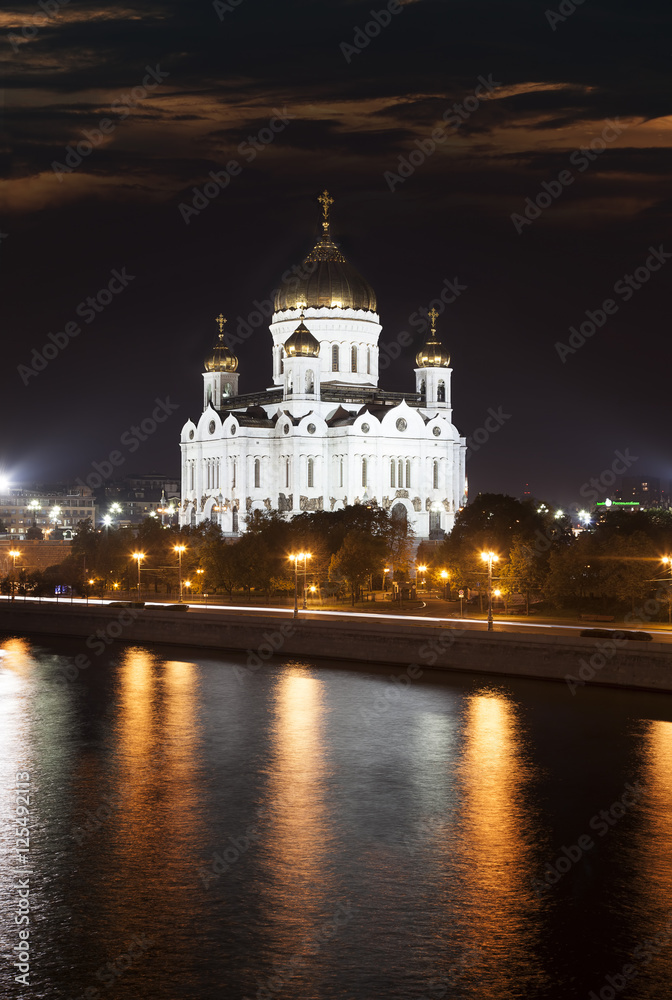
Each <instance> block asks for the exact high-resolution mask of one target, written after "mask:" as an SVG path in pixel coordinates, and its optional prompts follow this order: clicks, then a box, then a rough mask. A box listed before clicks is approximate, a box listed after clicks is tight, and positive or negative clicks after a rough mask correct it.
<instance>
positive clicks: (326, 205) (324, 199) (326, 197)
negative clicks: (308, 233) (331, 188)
mask: <svg viewBox="0 0 672 1000" xmlns="http://www.w3.org/2000/svg"><path fill="white" fill-rule="evenodd" d="M317 200H318V201H319V203H320V205H321V206H322V214H323V216H324V219H323V220H322V225H323V226H324V228H325V229H328V227H329V209H330V208H331V206H332V205H333V204H334V199H333V198H332V197H331V195H330V194H329V192H328V191H327V189H326V188H325V189H324V191H323V192H322V194H321V195H320V197H319V198H318V199H317Z"/></svg>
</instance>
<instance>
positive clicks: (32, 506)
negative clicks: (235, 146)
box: [28, 500, 40, 528]
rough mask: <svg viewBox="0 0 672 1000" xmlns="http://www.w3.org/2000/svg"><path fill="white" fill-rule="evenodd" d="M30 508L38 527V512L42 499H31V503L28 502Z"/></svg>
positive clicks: (34, 525) (34, 522)
mask: <svg viewBox="0 0 672 1000" xmlns="http://www.w3.org/2000/svg"><path fill="white" fill-rule="evenodd" d="M28 509H29V510H32V512H33V527H34V528H36V527H37V512H38V510H39V509H40V501H39V500H31V501H30V503H29V504H28Z"/></svg>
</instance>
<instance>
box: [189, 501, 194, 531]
mask: <svg viewBox="0 0 672 1000" xmlns="http://www.w3.org/2000/svg"><path fill="white" fill-rule="evenodd" d="M189 520H190V522H191V526H192V528H195V527H196V504H194V506H193V507H192V508H191V517H190V518H189Z"/></svg>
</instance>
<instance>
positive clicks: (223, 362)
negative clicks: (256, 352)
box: [205, 333, 238, 372]
mask: <svg viewBox="0 0 672 1000" xmlns="http://www.w3.org/2000/svg"><path fill="white" fill-rule="evenodd" d="M237 368H238V358H237V357H236V356H235V354H234V353H233V351H231V350H230V349H229V348H228V347H227V346H226V344H225V343H224V334H223V333H220V334H219V336H218V338H217V340H216V341H215V346H214V347H213V349H212V353H211V354H209V355H208V356H207V358H206V359H205V370H206V372H235V371H236V369H237Z"/></svg>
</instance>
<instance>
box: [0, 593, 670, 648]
mask: <svg viewBox="0 0 672 1000" xmlns="http://www.w3.org/2000/svg"><path fill="white" fill-rule="evenodd" d="M4 599H5V600H8V598H7V597H5V598H4ZM16 603H17V604H21V603H23V602H22V600H21V598H17V599H16ZM41 603H44V604H60V605H65V606H67V607H70V606H72V605H80V606H81V605H87V604H88V606H89V607H94V606H97V605H106V604H109V603H110V601H108V600H102V601H101V600H99V599H97V598H96V599H90V600H89V601H87V600H86V599H85V598H74V599H73V600H71V599H70V598H65V599H60V600H57V599H56V598H52V597H48V598H44V597H43V598H42V599H41ZM146 603H147V604H148V605H151V604H153V603H158V604H165V603H167V602H165V601H159V602H152V601H147V602H146ZM185 603H188V602H185ZM423 604H424V607H422V608H421V609H420V610H418V608H417V607H415V608H413V609H412V610H411V609H409V610H408V611H406V610H404V609H403V608H402V609H401V611H399V609H396V610H395V611H392V610H391V607H390V605H389V604H387V605H385V611H382V610H381V611H380V612H378V611H373V610H371V611H350V610H347V609H345V608H343V609H339V610H335V611H333V610H324V609H319V608H309V609H308V610H306V611H303V610H301V609H299V618H300V619H304V620H309V621H320V620H323V621H333V620H334V619H335V618H336V619H340V620H342V621H352V620H353V619H355V620H361V619H368V620H371V619H374V620H376V621H394V622H399V623H401V622H403V623H404V624H406V625H416V626H417V627H418V628H422V627H434V628H435V627H436V626H439V627H440V626H442V625H444V626H446V627H453V628H461V629H467V630H469V629H474V630H476V631H481V632H482V631H485V630H486V629H487V622H486V620H485V618H480V617H479V618H470V617H466V616H465V617H464V618H460V616H459V614H458V613H456V612H451V611H450V607H451V606H450V605H449V604H447V603H446V602H445V601H442V600H438V599H437V598H433V597H428V598H427V599H426V600H425V601H423ZM188 606H189V614H190V616H192V615H194V614H197V615H204V616H207V617H208V618H209V619H210V620H212V619H213V618H215V617H222V618H225V617H226V616H228V615H231V614H234V615H239V614H247V615H251V616H255V617H265V618H268V617H271V618H282V619H287V618H291V617H292V615H293V609H292V608H278V607H260V606H259V605H254V606H252V605H250V606H246V605H242V604H234V605H215V606H213V605H210V606H209V607H208V606H207V605H206V606H204V605H202V604H200V603H199V604H192V603H189V604H188ZM373 607H375V605H372V608H373ZM388 608H390V610H387V609H388ZM447 610H448V613H446V612H447ZM586 628H604V629H609V630H611V629H620V628H623V629H637V628H638V626H636V625H634V626H628V625H623V624H622V623H620V622H601V621H583V622H574V623H572V622H567V620H566V619H553V618H547V619H544V620H536V621H528V620H527V618H523V619H520V618H517V617H515V616H508V617H504V616H499V615H495V618H494V631H495V632H519V633H525V632H533V633H536V634H540V635H572V634H574V635H578V634H579V633H580V632H581V631H582V630H583V629H586ZM639 628H641V630H642V631H645V632H648V633H649V634H650V635H651V636H652V638H653V639H655V641H656V642H669V643H672V627H670V626H666V625H663V624H661V623H660V622H656V623H655V625H652V626H647V625H646V624H643V625H641V626H639Z"/></svg>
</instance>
